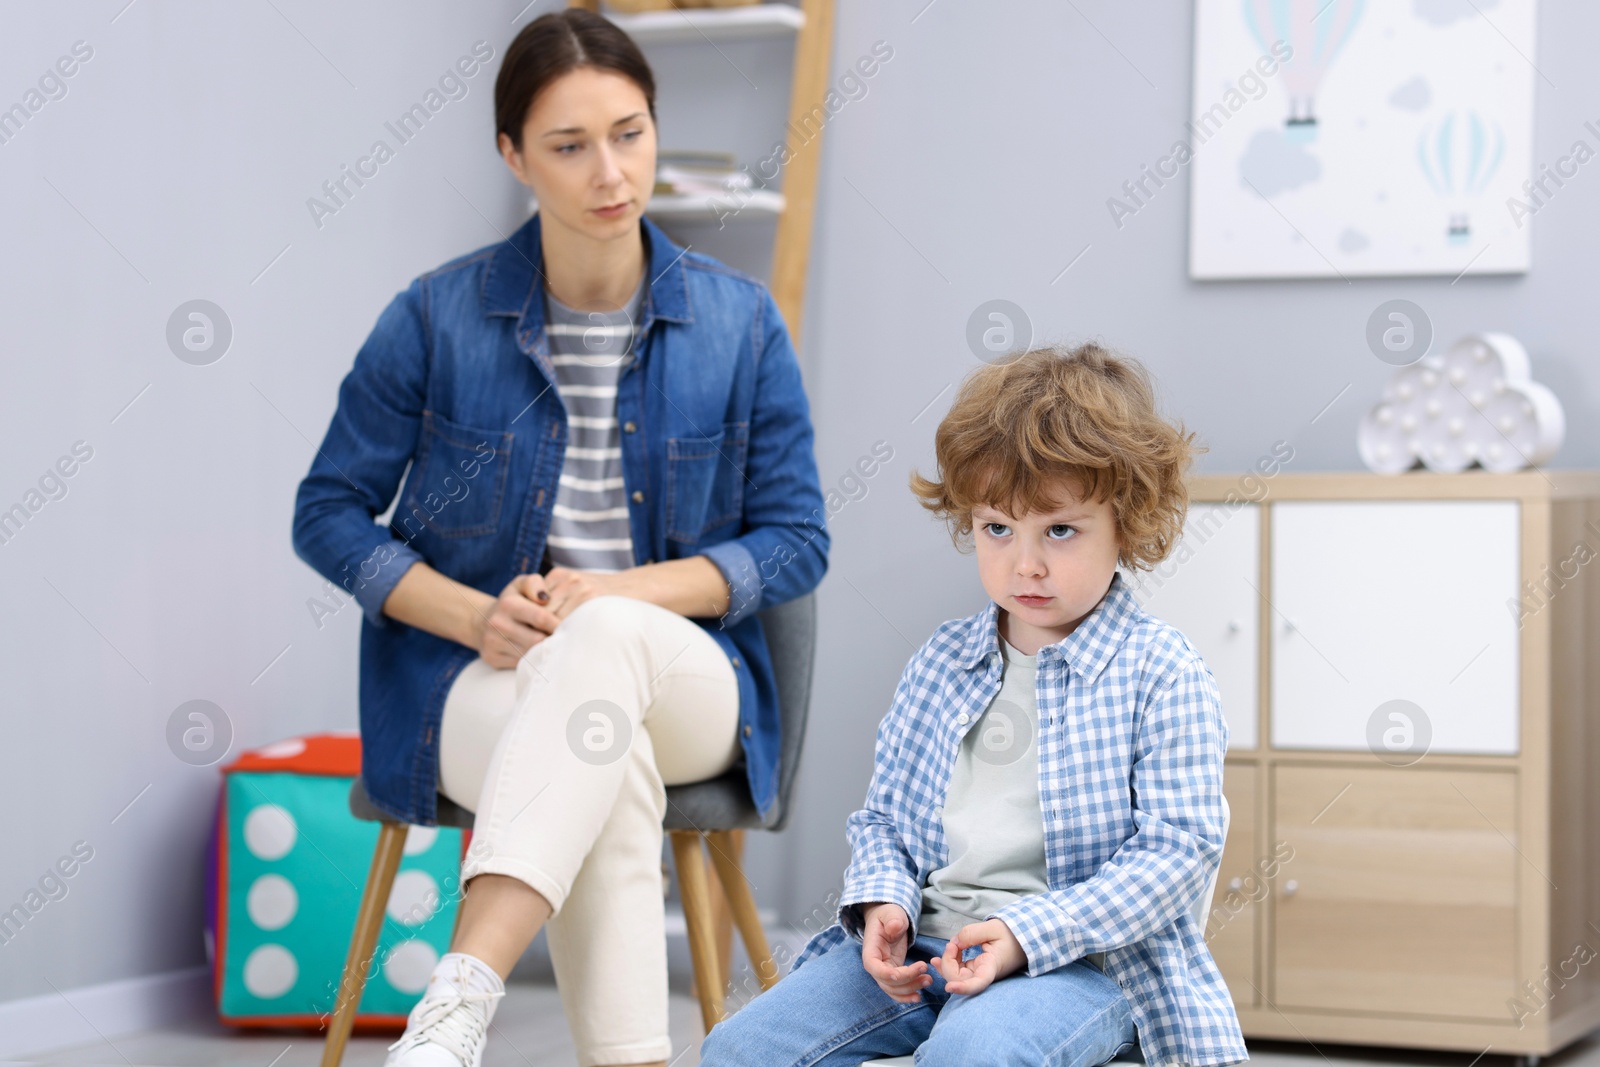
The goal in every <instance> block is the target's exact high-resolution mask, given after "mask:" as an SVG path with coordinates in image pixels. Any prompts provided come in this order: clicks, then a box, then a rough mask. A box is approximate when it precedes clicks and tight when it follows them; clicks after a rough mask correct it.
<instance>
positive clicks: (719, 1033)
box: [700, 1008, 766, 1067]
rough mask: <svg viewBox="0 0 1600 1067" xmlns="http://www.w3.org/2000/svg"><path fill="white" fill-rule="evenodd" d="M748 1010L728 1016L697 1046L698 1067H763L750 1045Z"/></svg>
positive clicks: (756, 1052) (757, 1050)
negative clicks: (698, 1054)
mask: <svg viewBox="0 0 1600 1067" xmlns="http://www.w3.org/2000/svg"><path fill="white" fill-rule="evenodd" d="M750 1018H751V1017H750V1014H749V1009H748V1008H745V1009H744V1010H742V1011H739V1012H737V1013H735V1014H733V1015H730V1016H728V1017H727V1018H726V1019H724V1020H722V1021H721V1022H720V1023H718V1024H717V1025H716V1026H713V1027H712V1028H711V1032H710V1033H709V1034H707V1035H706V1038H705V1040H704V1041H702V1042H701V1043H700V1067H758V1065H760V1067H766V1063H765V1060H763V1058H762V1057H761V1055H760V1054H759V1053H760V1050H759V1049H757V1048H756V1047H755V1046H754V1044H753V1043H752V1040H751V1038H752V1027H751V1026H750Z"/></svg>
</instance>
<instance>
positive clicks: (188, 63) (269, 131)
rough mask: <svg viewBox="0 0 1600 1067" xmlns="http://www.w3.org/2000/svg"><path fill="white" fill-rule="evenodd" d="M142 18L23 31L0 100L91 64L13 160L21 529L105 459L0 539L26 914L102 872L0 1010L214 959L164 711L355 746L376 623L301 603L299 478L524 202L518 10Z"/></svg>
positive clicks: (8, 180)
mask: <svg viewBox="0 0 1600 1067" xmlns="http://www.w3.org/2000/svg"><path fill="white" fill-rule="evenodd" d="M122 7H123V0H112V2H108V3H95V4H80V5H53V4H52V5H39V4H32V5H26V6H17V7H11V8H8V9H7V10H6V11H5V12H4V13H3V14H0V71H4V72H5V76H4V77H3V78H0V106H9V105H10V104H11V103H12V102H13V101H16V100H20V99H21V98H22V95H23V93H24V92H25V91H26V90H27V89H28V88H29V86H31V85H33V84H35V82H36V79H37V78H38V77H39V76H40V75H41V74H43V73H44V72H45V71H46V70H47V68H50V67H51V66H52V65H53V64H54V63H55V61H56V59H57V58H58V57H59V56H61V55H63V54H66V53H68V52H69V51H70V49H71V47H72V45H73V43H74V42H75V41H79V40H83V41H85V42H87V43H88V45H89V46H90V47H92V48H93V56H92V58H90V59H89V60H88V61H87V62H86V63H84V64H83V65H82V66H81V67H80V68H79V69H78V70H77V71H76V72H75V73H74V74H73V76H72V77H71V78H70V79H67V80H66V86H67V93H66V95H65V97H63V98H61V99H58V100H54V101H51V102H49V103H47V104H46V105H45V106H44V107H42V108H41V109H40V110H39V111H38V113H37V114H34V115H33V116H32V117H31V118H30V119H29V121H28V122H27V123H26V125H24V126H23V128H22V129H21V131H20V132H18V133H16V134H15V135H14V136H12V137H11V139H10V140H9V141H8V142H7V143H4V144H0V197H3V200H4V203H5V214H4V223H3V232H4V237H3V238H0V292H3V294H4V296H3V297H0V308H3V313H0V321H3V325H0V345H3V351H4V360H3V361H0V397H3V398H4V400H3V406H4V420H3V423H0V439H3V441H4V447H3V449H0V507H5V508H9V507H10V506H11V505H12V504H13V503H16V502H19V501H21V500H23V499H24V496H25V494H26V493H27V492H28V491H29V489H30V488H32V487H35V486H36V485H37V483H38V480H39V478H40V477H41V475H42V474H44V473H45V472H46V471H47V470H48V469H49V468H51V467H52V465H53V464H54V463H55V462H56V461H57V459H58V458H59V457H61V456H63V455H67V454H68V453H69V452H70V450H71V449H72V446H73V444H74V442H77V441H80V440H81V441H84V442H87V444H88V447H90V448H92V449H93V456H92V458H91V459H89V460H88V462H86V463H84V464H82V466H81V467H78V468H76V470H75V473H74V474H73V476H72V477H71V478H68V479H66V480H65V485H66V490H67V491H66V495H65V496H64V497H62V498H61V499H56V500H52V501H50V502H49V503H48V504H46V505H45V506H44V507H43V508H41V509H40V510H39V511H38V513H37V514H35V515H34V516H33V517H32V518H31V520H30V521H29V522H28V523H27V525H26V526H25V527H24V528H23V529H22V530H21V532H20V533H18V534H16V536H15V537H13V538H12V539H11V540H10V541H9V542H8V543H5V544H3V545H0V603H4V604H5V605H6V609H7V610H6V611H5V612H4V616H3V619H0V631H3V632H0V649H3V650H4V651H3V652H0V661H3V665H4V666H3V673H4V677H5V681H6V684H5V695H4V697H3V698H0V700H3V704H0V708H3V711H0V715H3V719H4V723H5V726H6V730H5V737H4V740H3V741H0V810H4V811H5V812H6V813H7V815H6V819H5V828H4V829H3V830H0V908H9V907H10V905H12V904H13V903H16V902H18V901H21V900H22V899H23V898H24V895H25V894H26V893H27V891H28V890H29V888H30V887H32V886H35V885H36V884H37V882H38V880H39V879H40V877H41V876H42V875H43V874H44V873H45V872H46V870H47V868H49V867H50V865H51V864H53V863H54V862H55V861H56V860H57V859H58V858H60V857H61V856H63V855H65V854H67V853H68V852H69V850H70V849H71V847H72V846H73V844H74V842H77V841H80V840H81V841H85V842H87V843H88V845H89V847H91V848H92V849H93V850H94V857H93V859H92V860H90V861H89V862H88V863H87V864H86V865H84V866H83V867H82V868H81V869H80V870H78V871H77V872H76V874H75V875H74V876H73V877H72V878H71V879H70V880H68V881H67V882H66V886H67V888H68V892H67V895H66V896H65V897H64V898H62V899H59V900H56V901H53V902H51V903H49V904H48V905H47V906H45V907H44V908H43V909H42V910H41V911H40V912H39V913H38V914H37V915H36V916H34V917H33V919H32V921H31V922H30V923H29V924H28V925H27V926H26V927H25V928H24V929H23V930H22V932H21V934H20V935H18V936H17V937H15V939H13V940H12V941H10V943H8V944H4V945H0V1000H6V999H11V998H17V997H24V996H29V995H34V994H49V993H50V991H51V986H52V985H53V986H55V987H57V988H60V989H70V988H72V987H74V986H82V985H87V984H92V983H98V982H104V981H110V980H113V979H118V978H124V977H128V976H132V975H139V974H149V973H153V972H159V971H166V970H172V969H175V968H180V967H184V966H188V965H192V964H196V963H200V962H202V961H203V959H204V954H203V948H202V941H201V934H200V924H201V915H202V907H201V902H202V890H201V882H200V873H201V854H202V849H203V843H204V840H205V837H206V834H207V833H208V830H209V826H210V821H211V809H212V805H213V804H214V802H215V797H216V782H217V774H216V770H215V769H214V768H207V767H194V766H189V765H186V764H185V763H182V762H180V761H179V760H178V759H177V758H176V757H175V756H174V755H173V753H172V751H170V750H169V748H168V744H167V740H166V733H165V731H166V725H167V720H168V717H169V716H170V715H171V713H172V712H173V710H174V709H175V708H177V707H178V706H179V705H180V704H182V703H184V702H185V701H189V700H193V699H205V700H210V701H213V702H215V703H216V704H218V705H219V706H220V707H221V708H222V709H223V711H224V712H225V714H226V715H227V716H228V718H229V719H230V720H231V722H232V728H233V730H234V733H235V740H234V748H235V751H237V750H238V748H240V747H244V746H251V745H258V744H261V743H264V742H267V741H270V740H273V739H275V738H281V737H285V736H290V735H293V734H296V733H302V732H306V731H311V730H316V729H326V728H353V727H354V726H355V722H356V670H355V654H356V633H357V624H358V613H357V610H356V609H355V608H354V607H347V608H345V609H344V610H343V611H341V612H340V613H339V614H338V615H336V616H334V617H333V618H332V619H330V620H328V621H327V623H326V625H325V626H323V627H322V628H321V629H320V630H319V629H318V627H317V626H316V624H315V623H314V621H313V619H312V616H311V614H310V612H309V611H308V610H307V608H306V601H307V599H308V598H311V597H314V596H317V595H319V594H320V592H321V587H322V584H323V583H322V579H321V578H319V577H318V576H317V575H316V574H315V573H314V572H313V571H311V570H310V568H308V567H307V566H305V564H303V563H302V562H300V560H299V559H297V558H296V557H295V555H294V553H293V550H292V549H291V547H290V544H289V525H290V516H291V512H292V508H293V502H294V493H295V487H296V485H297V484H298V482H299V480H300V479H301V478H302V477H304V475H305V472H306V469H307V468H308V467H309V465H310V461H311V455H312V450H313V447H314V445H313V444H312V442H315V441H319V440H320V439H321V437H322V434H323V432H324V431H325V430H326V428H327V424H328V419H329V417H330V416H331V414H332V412H333V407H334V402H335V399H336V396H335V391H336V389H337V386H338V382H339V379H340V378H341V377H342V376H343V375H344V373H345V372H346V371H347V370H348V369H349V367H350V363H351V360H352V359H353V357H354V353H355V351H356V348H357V347H358V346H359V345H360V343H361V341H362V340H363V339H364V338H365V337H366V335H367V333H368V331H369V330H371V328H372V325H373V323H374V321H375V320H376V319H377V316H378V313H379V312H380V311H381V310H382V309H383V307H384V305H385V304H386V303H387V302H388V301H389V299H390V298H391V297H392V296H393V295H394V293H395V292H397V291H398V290H400V289H402V288H404V287H405V285H406V283H407V282H408V281H409V280H410V279H411V278H412V277H413V276H415V275H416V274H418V273H420V272H422V271H424V270H427V269H429V268H431V267H433V266H436V265H437V264H439V263H440V262H442V261H444V260H445V259H448V258H450V257H452V256H455V255H458V254H460V253H462V252H465V251H468V250H470V249H472V248H474V247H477V246H479V245H482V244H487V243H489V242H491V241H494V240H498V239H499V238H498V236H497V233H496V230H495V229H494V226H500V227H504V226H505V225H506V224H507V223H508V222H509V221H511V220H512V219H514V218H515V217H517V212H518V211H520V210H521V208H520V204H519V202H518V201H519V198H518V197H516V196H515V195H514V194H515V191H516V190H517V189H520V188H521V187H520V186H517V185H515V184H514V183H513V182H512V181H511V180H510V178H509V176H508V175H506V174H505V169H504V165H503V164H502V163H501V162H500V161H499V159H498V157H497V156H496V155H495V154H494V151H493V120H492V115H493V107H492V103H491V100H492V90H493V77H494V72H495V70H497V69H498V65H499V64H498V55H499V53H500V52H501V51H502V50H503V49H504V47H505V45H506V43H507V41H508V40H509V39H510V34H511V17H512V15H513V14H515V13H516V12H517V11H518V9H520V8H521V7H522V4H521V3H514V4H513V3H509V2H508V3H487V4H477V5H449V6H447V7H445V6H440V5H435V4H427V3H405V4H400V5H363V6H360V7H348V8H339V9H337V10H335V9H331V8H328V7H326V6H325V5H320V4H309V3H301V2H284V0H275V6H274V4H246V5H231V4H230V5H214V4H207V3H201V2H183V3H176V2H171V0H161V2H157V3H150V2H142V3H137V4H135V5H133V6H131V7H129V8H128V9H127V10H126V11H123V12H122V13H121V14H120V16H119V15H118V12H119V10H120V9H122ZM280 12H281V14H280ZM113 19H115V21H113ZM302 35H303V36H302ZM478 40H484V41H487V42H488V43H490V44H491V45H493V46H494V48H495V53H496V57H497V58H496V59H495V60H494V61H493V62H492V64H491V66H490V68H489V69H488V70H487V71H483V72H480V73H478V74H477V75H476V76H475V77H474V78H472V79H470V80H467V82H466V85H467V86H468V92H467V95H466V96H465V97H463V98H461V99H457V100H453V101H450V102H448V103H446V104H445V105H444V106H443V107H442V108H441V109H440V110H439V112H438V113H437V114H436V115H434V116H433V117H432V118H431V119H430V120H429V121H428V123H427V125H426V126H425V128H424V129H423V130H422V131H421V132H420V133H418V134H417V136H416V137H415V139H414V140H412V141H411V142H410V143H408V144H406V145H404V146H399V147H398V148H397V151H396V155H395V158H393V159H392V160H390V161H389V162H388V163H386V164H384V165H382V166H381V167H380V168H379V170H378V173H377V175H376V176H374V177H373V178H371V179H369V180H367V184H366V186H365V187H364V188H361V189H359V190H357V191H356V193H355V195H354V197H353V198H351V199H350V200H349V202H348V203H347V205H346V206H345V207H344V208H343V209H342V210H340V211H339V212H338V213H337V214H336V215H334V216H333V217H330V218H326V219H324V220H323V225H322V227H321V228H320V229H319V228H317V226H316V225H315V224H314V223H313V221H312V217H311V213H310V212H309V210H308V209H307V207H306V200H307V199H308V198H309V197H312V196H316V195H319V192H320V186H321V185H322V183H323V182H324V181H326V180H328V179H330V178H332V177H336V176H337V174H338V171H339V168H340V165H341V164H350V165H354V164H355V161H356V159H357V157H359V156H361V155H364V154H366V152H367V151H368V149H369V147H370V146H371V144H372V142H373V141H374V140H375V139H377V138H379V137H383V138H385V139H386V140H388V141H389V142H390V144H391V146H395V145H396V144H397V142H396V141H395V139H394V138H393V137H392V136H391V135H388V134H387V133H386V131H385V130H384V123H385V122H386V121H388V120H391V119H393V118H395V117H396V116H398V115H399V114H400V113H401V112H402V111H404V110H406V109H407V108H409V107H410V105H411V104H412V103H414V102H417V101H419V100H420V99H421V98H422V96H423V94H424V93H426V92H427V90H428V89H429V88H430V87H432V86H434V84H435V83H436V81H437V79H438V78H439V76H440V75H441V74H442V73H443V72H444V71H445V70H446V69H447V68H448V67H449V66H450V65H451V64H452V63H454V62H455V60H456V59H457V58H458V57H459V56H462V55H464V54H467V53H468V52H469V51H470V50H471V48H472V46H473V42H475V41H478ZM452 186H454V188H452ZM480 213H481V214H480ZM484 216H487V217H488V219H492V220H494V223H493V225H491V223H490V222H488V221H486V220H485V217H484ZM286 249H287V250H286ZM280 253H282V255H281V258H279V256H280ZM269 264H270V267H269ZM194 298H204V299H208V300H211V301H213V302H215V303H216V304H218V305H220V306H221V307H222V308H223V310H224V311H225V313H226V314H227V316H228V318H229V319H230V320H231V322H232V325H233V332H234V336H233V342H232V346H231V348H230V349H229V351H228V352H227V353H226V355H225V356H224V358H222V359H221V360H220V361H217V362H215V363H212V364H211V365H209V366H193V365H190V364H187V363H184V362H181V361H180V360H179V359H177V358H176V357H175V356H174V354H173V352H172V351H170V350H169V349H168V347H167V343H166V339H165V331H166V324H167V319H168V317H169V315H171V314H172V312H173V310H174V309H175V308H177V307H178V305H179V304H181V303H183V302H185V301H187V300H190V299H194ZM280 654H281V658H278V657H279V656H280ZM269 665H270V668H269ZM135 798H137V799H135ZM130 802H131V803H132V806H131V807H128V805H129V804H130ZM124 808H126V810H125V811H124V810H123V809H124ZM113 820H115V821H114V822H113Z"/></svg>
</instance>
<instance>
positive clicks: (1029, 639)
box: [972, 492, 1118, 655]
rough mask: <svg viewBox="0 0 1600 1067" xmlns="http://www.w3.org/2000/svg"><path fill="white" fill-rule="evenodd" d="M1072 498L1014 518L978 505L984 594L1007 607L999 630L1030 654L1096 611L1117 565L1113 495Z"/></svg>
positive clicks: (975, 535)
mask: <svg viewBox="0 0 1600 1067" xmlns="http://www.w3.org/2000/svg"><path fill="white" fill-rule="evenodd" d="M1056 495H1057V496H1058V497H1059V498H1060V499H1063V500H1065V501H1066V503H1064V504H1063V505H1062V506H1060V507H1057V508H1054V509H1052V510H1049V511H1040V512H1030V513H1028V514H1026V515H1022V516H1020V517H1019V516H1011V515H1007V514H1005V513H1004V512H1002V511H1000V510H999V509H998V508H995V507H992V506H979V507H975V508H973V509H972V539H973V544H974V546H975V547H976V549H977V555H978V576H979V578H980V579H981V580H982V582H983V588H984V591H985V592H987V593H988V594H989V597H990V599H992V600H993V601H994V602H995V603H996V604H998V605H999V606H1000V609H1001V616H1000V633H1001V636H1003V637H1004V638H1005V639H1006V640H1007V641H1009V642H1011V644H1013V645H1015V646H1016V647H1017V649H1018V650H1019V651H1021V652H1022V653H1023V654H1024V655H1032V654H1034V653H1036V652H1038V650H1039V649H1040V648H1042V647H1043V646H1045V645H1049V644H1054V643H1055V642H1057V641H1060V640H1061V639H1062V638H1064V637H1066V636H1067V635H1068V634H1070V633H1072V631H1073V630H1074V629H1075V628H1076V627H1077V625H1078V623H1079V622H1080V621H1081V620H1082V619H1083V618H1084V616H1086V615H1088V614H1089V612H1091V611H1093V610H1094V607H1095V605H1096V604H1098V603H1100V600H1101V598H1103V597H1104V596H1105V594H1106V590H1107V589H1108V588H1110V585H1111V576H1112V574H1113V573H1114V572H1115V571H1116V568H1117V547H1118V544H1117V541H1118V539H1117V523H1116V518H1115V516H1114V515H1113V514H1112V511H1111V502H1110V501H1109V500H1101V501H1096V500H1084V499H1082V498H1080V497H1078V496H1077V495H1075V494H1071V493H1067V492H1061V493H1058V494H1056Z"/></svg>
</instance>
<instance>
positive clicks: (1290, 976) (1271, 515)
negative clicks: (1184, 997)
mask: <svg viewBox="0 0 1600 1067" xmlns="http://www.w3.org/2000/svg"><path fill="white" fill-rule="evenodd" d="M1239 484H1240V483H1239V481H1238V479H1234V478H1226V477H1200V478H1196V479H1194V480H1193V482H1192V483H1191V494H1192V497H1193V499H1194V500H1195V505H1194V507H1193V508H1192V510H1191V514H1190V518H1189V524H1188V528H1187V529H1186V532H1185V536H1184V539H1183V541H1184V544H1187V545H1189V546H1190V551H1189V552H1187V553H1182V552H1181V551H1180V552H1179V553H1175V555H1174V557H1173V562H1171V563H1170V564H1168V565H1165V566H1164V567H1163V568H1162V569H1158V570H1157V571H1156V572H1155V573H1153V574H1149V575H1143V576H1139V577H1135V579H1134V584H1135V585H1136V586H1137V587H1138V593H1139V596H1140V598H1141V600H1142V601H1143V602H1144V603H1145V605H1146V607H1147V608H1148V609H1149V610H1150V611H1152V612H1153V613H1154V614H1156V615H1158V616H1160V617H1162V618H1165V619H1166V620H1168V621H1169V622H1171V623H1173V625H1175V626H1177V627H1178V628H1179V629H1180V630H1183V631H1184V632H1185V634H1187V635H1188V636H1189V638H1190V640H1191V641H1192V642H1193V643H1194V644H1195V646H1196V647H1197V648H1198V649H1199V650H1200V652H1201V654H1202V655H1204V656H1205V657H1206V660H1207V663H1208V664H1209V665H1210V666H1211V668H1212V671H1213V673H1214V674H1216V676H1217V680H1218V686H1219V688H1220V690H1221V692H1222V695H1223V700H1224V703H1225V704H1227V705H1230V706H1229V707H1227V708H1226V711H1227V714H1228V721H1229V728H1230V733H1231V744H1230V747H1229V751H1228V763H1227V778H1226V784H1225V789H1226V791H1227V796H1228V803H1229V807H1230V808H1231V810H1232V825H1231V826H1230V828H1229V834H1228V840H1227V843H1226V846H1225V850H1224V855H1223V863H1222V870H1221V872H1220V874H1219V877H1218V885H1217V893H1216V897H1215V899H1214V901H1213V907H1212V912H1211V916H1210V921H1209V922H1208V923H1207V928H1206V938H1207V943H1208V945H1209V946H1210V948H1211V952H1212V955H1213V956H1214V957H1215V959H1216V960H1217V964H1218V966H1219V968H1220V969H1221V971H1222V973H1223V976H1224V978H1225V979H1226V980H1227V982H1228V986H1229V988H1230V990H1231V991H1232V993H1233V997H1234V1004H1235V1007H1236V1009H1237V1010H1238V1013H1239V1019H1240V1022H1241V1024H1242V1025H1243V1027H1244V1031H1245V1034H1246V1036H1247V1038H1273V1039H1281V1040H1291V1041H1313V1042H1324V1041H1333V1042H1350V1043H1355V1044H1368V1045H1396V1046H1410V1047H1422V1048H1438V1049H1456V1050H1462V1051H1466V1052H1470V1053H1472V1054H1474V1055H1477V1054H1480V1053H1482V1052H1484V1051H1485V1050H1486V1049H1487V1050H1489V1051H1492V1052H1494V1053H1497V1054H1508V1053H1511V1054H1524V1055H1536V1056H1537V1055H1544V1054H1547V1053H1550V1052H1553V1051H1556V1050H1558V1049H1560V1048H1562V1047H1564V1046H1565V1045H1567V1044H1569V1043H1571V1042H1572V1041H1574V1040H1576V1039H1578V1038H1580V1037H1582V1036H1584V1035H1585V1034H1587V1033H1589V1032H1590V1031H1592V1030H1594V1029H1595V1028H1596V1027H1600V782H1596V784H1593V785H1591V784H1590V783H1591V780H1592V779H1600V668H1595V667H1591V666H1590V665H1589V664H1590V662H1591V661H1595V662H1600V581H1597V580H1596V579H1595V578H1594V576H1593V575H1592V574H1591V569H1592V567H1593V564H1592V561H1600V474H1595V473H1591V472H1570V471H1544V472H1538V471H1530V472H1523V473H1519V474H1511V475H1494V474H1487V473H1481V472H1471V473H1466V474H1458V475H1440V474H1432V473H1420V474H1407V475H1404V476H1399V477H1385V476H1380V475H1365V474H1359V475H1355V474H1351V475H1347V474H1303V475H1290V474H1287V473H1285V474H1280V475H1278V476H1277V477H1275V478H1273V479H1271V480H1269V481H1267V482H1266V483H1265V484H1266V486H1267V490H1268V493H1267V496H1266V497H1265V498H1264V499H1258V500H1257V502H1256V503H1254V504H1247V505H1243V506H1240V505H1237V504H1228V503H1226V501H1228V500H1229V499H1230V497H1231V498H1232V499H1234V500H1237V498H1238V496H1239V492H1238V489H1239ZM1141 579H1142V580H1141ZM1241 589H1243V590H1244V594H1248V596H1246V595H1244V594H1241V592H1240V590H1241ZM1394 701H1404V702H1406V703H1405V704H1401V705H1393V704H1392V703H1391V702H1394ZM1397 708H1398V709H1399V710H1396V709H1397ZM1395 716H1399V717H1398V718H1396V717H1395ZM1247 719H1253V720H1254V722H1247V721H1245V720H1247Z"/></svg>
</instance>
